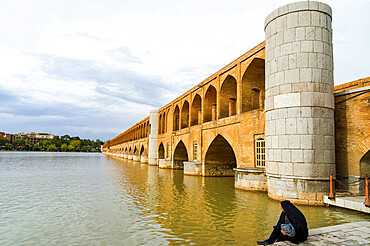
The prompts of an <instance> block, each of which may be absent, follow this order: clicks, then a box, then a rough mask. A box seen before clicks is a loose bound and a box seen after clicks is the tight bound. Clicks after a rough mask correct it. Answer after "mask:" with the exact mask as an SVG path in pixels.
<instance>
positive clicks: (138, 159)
mask: <svg viewBox="0 0 370 246" xmlns="http://www.w3.org/2000/svg"><path fill="white" fill-rule="evenodd" d="M132 160H133V161H140V156H138V155H134V156H133V157H132Z"/></svg>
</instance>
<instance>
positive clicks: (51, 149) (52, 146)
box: [46, 144, 57, 151]
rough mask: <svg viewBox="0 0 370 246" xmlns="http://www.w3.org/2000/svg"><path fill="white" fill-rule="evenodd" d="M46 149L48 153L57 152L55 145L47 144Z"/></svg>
mask: <svg viewBox="0 0 370 246" xmlns="http://www.w3.org/2000/svg"><path fill="white" fill-rule="evenodd" d="M46 149H47V150H48V151H57V147H56V146H55V144H49V145H48V146H47V147H46Z"/></svg>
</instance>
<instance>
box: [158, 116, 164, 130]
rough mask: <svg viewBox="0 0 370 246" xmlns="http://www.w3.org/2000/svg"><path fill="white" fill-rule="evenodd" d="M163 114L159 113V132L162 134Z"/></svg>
mask: <svg viewBox="0 0 370 246" xmlns="http://www.w3.org/2000/svg"><path fill="white" fill-rule="evenodd" d="M162 120H163V118H162V114H159V120H158V134H162Z"/></svg>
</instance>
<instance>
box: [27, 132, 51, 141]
mask: <svg viewBox="0 0 370 246" xmlns="http://www.w3.org/2000/svg"><path fill="white" fill-rule="evenodd" d="M53 138H54V135H52V134H50V133H45V132H41V133H35V132H30V133H27V138H26V140H27V141H28V142H30V143H32V144H37V143H38V142H40V141H42V140H47V139H53Z"/></svg>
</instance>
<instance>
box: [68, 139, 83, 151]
mask: <svg viewBox="0 0 370 246" xmlns="http://www.w3.org/2000/svg"><path fill="white" fill-rule="evenodd" d="M69 144H70V145H72V146H73V147H74V148H75V149H76V148H80V147H81V140H77V139H76V140H71V142H69Z"/></svg>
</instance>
